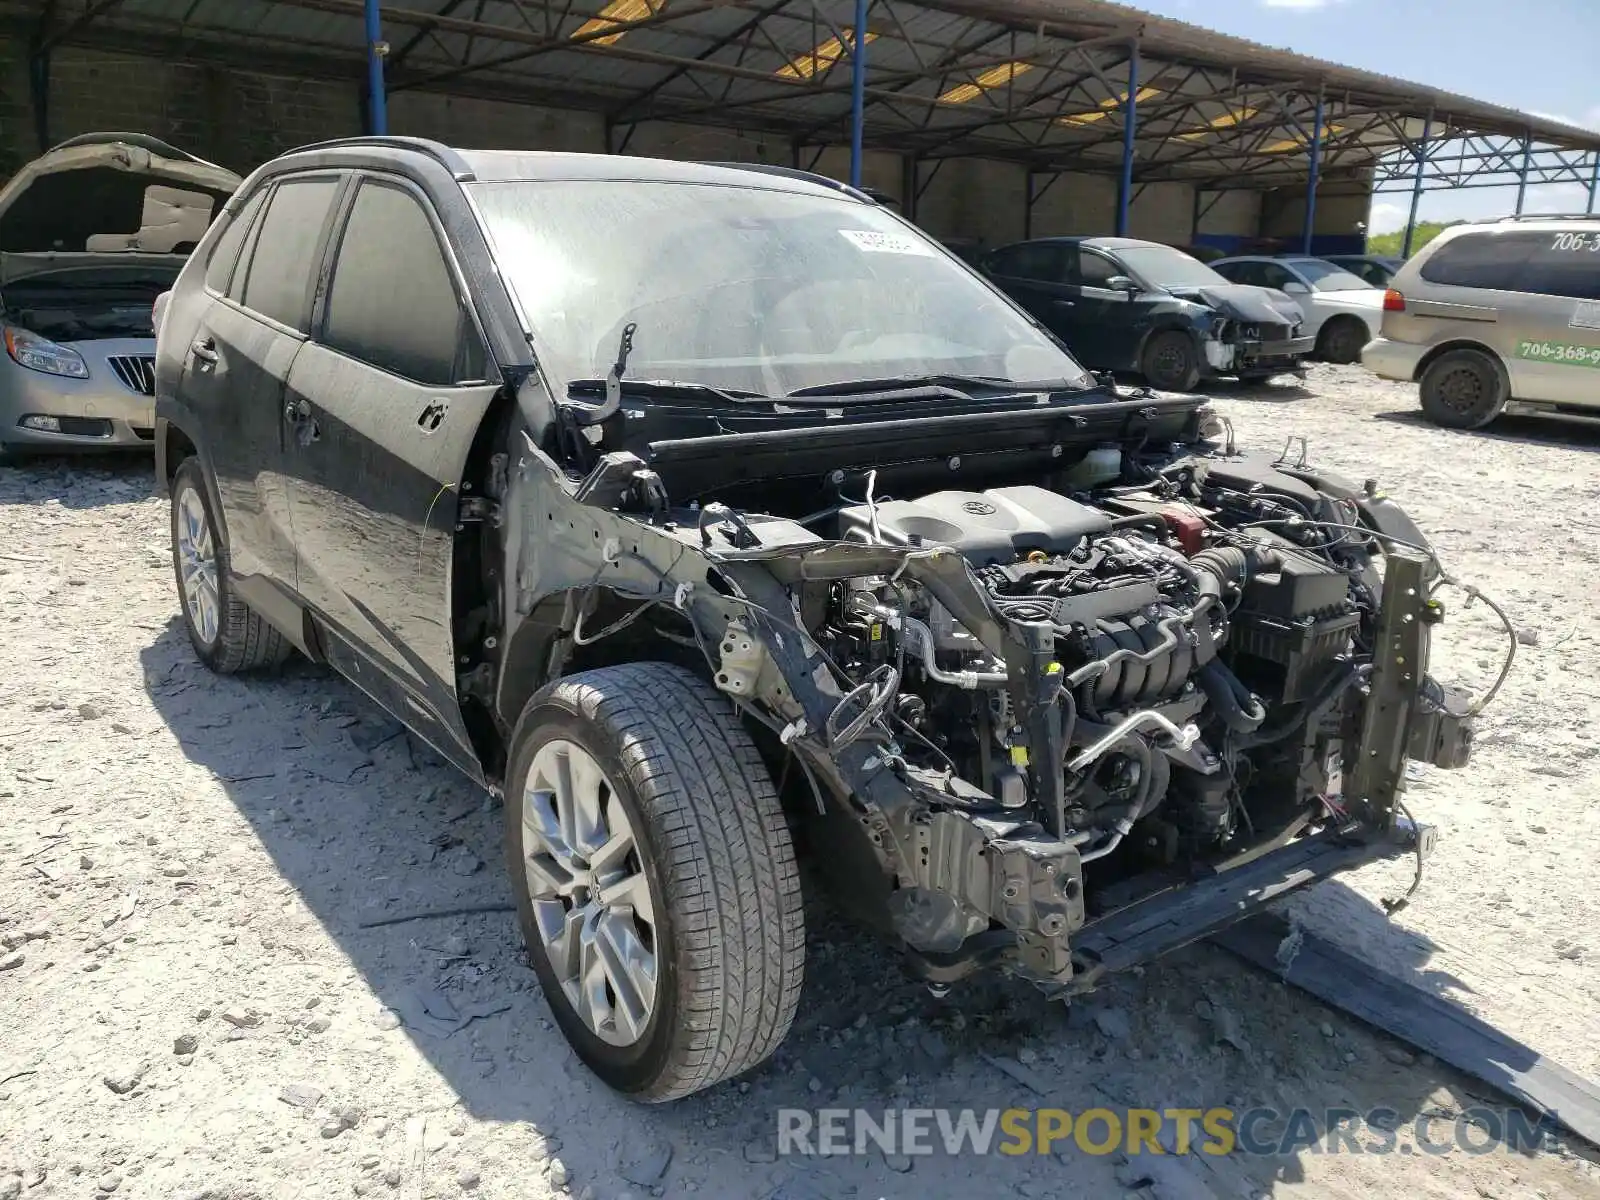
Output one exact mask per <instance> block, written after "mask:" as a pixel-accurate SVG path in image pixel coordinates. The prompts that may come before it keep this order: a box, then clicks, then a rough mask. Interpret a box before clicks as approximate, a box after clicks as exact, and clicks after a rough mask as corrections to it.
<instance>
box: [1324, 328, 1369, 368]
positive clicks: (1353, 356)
mask: <svg viewBox="0 0 1600 1200" xmlns="http://www.w3.org/2000/svg"><path fill="white" fill-rule="evenodd" d="M1370 340H1371V339H1370V338H1369V337H1368V336H1367V327H1366V325H1365V324H1364V323H1363V322H1362V320H1361V318H1360V317H1334V318H1333V320H1331V321H1329V322H1328V323H1327V324H1326V325H1324V326H1323V327H1322V329H1321V331H1320V332H1319V333H1318V334H1317V357H1318V358H1320V359H1323V360H1324V361H1326V362H1331V363H1353V362H1359V361H1360V359H1361V349H1362V347H1363V346H1365V345H1366V344H1367V342H1368V341H1370Z"/></svg>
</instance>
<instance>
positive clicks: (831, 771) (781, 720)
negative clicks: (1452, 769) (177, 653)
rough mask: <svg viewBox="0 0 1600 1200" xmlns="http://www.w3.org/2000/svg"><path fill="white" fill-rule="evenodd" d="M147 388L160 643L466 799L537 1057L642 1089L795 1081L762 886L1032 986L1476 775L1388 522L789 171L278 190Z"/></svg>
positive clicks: (1083, 970) (487, 168)
mask: <svg viewBox="0 0 1600 1200" xmlns="http://www.w3.org/2000/svg"><path fill="white" fill-rule="evenodd" d="M157 397H158V400H157V405H158V407H157V415H158V429H157V449H158V466H157V470H158V472H159V474H160V478H161V481H162V483H163V484H164V485H166V486H168V487H169V488H170V491H171V497H172V543H173V550H174V562H175V567H176V575H177V584H178V591H179V595H180V598H181V601H182V611H183V619H184V621H185V623H186V625H187V628H188V632H189V636H190V638H191V639H192V641H193V643H194V648H195V650H196V652H197V653H198V654H199V656H200V657H201V658H202V659H203V660H204V661H205V662H206V663H208V664H209V665H210V666H212V667H213V668H215V669H216V670H218V671H223V672H230V671H238V670H243V669H246V668H251V667H261V666H267V665H270V664H272V663H275V662H278V661H280V660H281V659H283V658H284V657H285V656H286V655H288V654H289V653H291V651H298V652H299V653H301V654H304V655H306V656H307V657H309V658H311V659H313V660H315V661H317V662H325V663H327V664H329V665H331V666H332V667H334V668H335V669H336V670H337V671H339V672H340V673H341V674H343V675H345V676H346V677H348V678H349V679H350V680H351V681H352V682H353V683H354V684H355V685H356V686H357V687H359V688H361V689H362V690H363V691H365V692H366V693H367V694H368V695H370V696H371V697H372V698H373V699H374V700H376V701H377V702H378V703H379V704H381V705H383V706H384V707H385V708H386V709H388V710H389V712H391V713H393V714H394V715H395V716H396V717H397V718H398V719H399V720H401V721H403V722H404V723H405V724H406V725H408V726H409V727H410V728H411V729H412V730H414V731H415V732H416V733H417V734H418V735H420V736H421V737H423V738H425V739H426V740H427V741H428V742H429V743H431V744H432V745H433V746H434V747H435V748H437V750H438V751H439V752H440V753H441V754H442V755H444V756H445V757H446V758H448V759H450V760H451V761H452V762H454V763H455V764H456V765H457V766H459V767H460V768H461V769H462V770H463V771H465V772H466V773H467V774H469V775H470V776H471V777H472V778H473V779H475V780H477V781H479V782H481V783H483V784H484V785H486V786H488V787H489V788H492V789H495V790H497V791H500V792H503V794H504V797H505V811H506V851H507V859H508V863H509V866H510V871H511V877H512V880H513V886H514V890H515V893H516V898H517V902H518V907H519V910H520V919H521V924H522V928H523V931H524V933H525V936H526V939H527V944H528V948H529V951H530V956H531V960H532V963H533V965H534V967H535V969H536V970H537V972H538V975H539V979H540V982H541V984H542V986H543V990H544V993H545V995H546V997H547V998H548V1001H549V1003H550V1006H551V1009H552V1011H553V1014H554V1016H555V1017H556V1019H557V1021H558V1022H559V1024H560V1026H561V1029H562V1031H563V1032H564V1033H565V1035H566V1036H567V1037H568V1039H570V1041H571V1043H572V1044H573V1046H574V1047H575V1048H576V1050H577V1052H578V1053H579V1054H580V1055H581V1057H582V1058H583V1059H584V1061H585V1062H587V1063H588V1064H589V1065H590V1066H591V1067H592V1068H593V1069H594V1070H595V1071H596V1072H597V1073H598V1074H599V1075H600V1076H601V1077H602V1078H603V1079H604V1080H606V1082H608V1083H609V1084H611V1085H612V1086H614V1087H616V1088H618V1089H620V1090H622V1091H624V1092H627V1093H630V1094H632V1095H635V1096H637V1097H639V1098H641V1099H646V1100H667V1099H672V1098H675V1097H680V1096H684V1095H687V1094H689V1093H692V1092H694V1091H696V1090H698V1089H701V1088H705V1087H708V1086H710V1085H712V1084H715V1083H717V1082H718V1081H720V1080H723V1079H726V1078H728V1077H730V1076H734V1075H737V1074H738V1073H740V1072H742V1071H745V1070H748V1069H749V1068H751V1067H753V1066H754V1065H756V1064H757V1063H759V1062H761V1061H762V1060H763V1059H764V1058H765V1057H766V1056H767V1055H769V1054H771V1053H772V1051H773V1050H774V1049H775V1048H776V1047H777V1045H778V1044H779V1042H780V1041H781V1040H782V1039H783V1037H784V1035H785V1033H786V1031H787V1029H788V1027H789V1025H790V1022H791V1020H792V1018H793V1016H794V1011H795V1005H796V1002H797V999H798V997H799V994H800V982H801V973H802V962H803V955H804V950H805V931H804V928H803V925H802V907H801V876H800V873H799V870H798V867H797V859H796V847H797V846H798V847H800V848H801V850H802V852H803V854H804V855H805V856H806V857H808V858H809V857H814V858H815V860H816V863H817V866H818V871H817V875H818V877H819V878H820V879H822V880H824V881H825V882H826V883H827V884H829V885H830V886H831V890H832V893H833V894H834V895H835V896H836V898H837V899H838V900H839V901H840V902H841V903H842V904H843V906H844V907H846V908H847V909H849V910H853V911H854V912H857V913H859V914H860V915H861V916H863V917H864V918H865V919H866V920H867V921H868V922H869V923H871V924H873V925H875V926H877V927H878V928H880V929H881V930H882V931H883V932H884V933H885V934H886V935H887V936H888V937H890V938H891V939H893V940H894V941H895V942H896V943H897V944H899V945H900V946H901V947H902V948H903V950H904V954H905V958H906V961H907V963H908V965H909V967H910V969H912V970H913V971H915V972H917V973H919V974H920V975H921V976H923V977H924V978H926V979H927V980H929V981H930V982H933V983H937V984H941V985H944V984H948V983H950V982H953V981H955V980H957V979H960V978H961V977H963V976H965V975H967V974H969V973H971V972H973V971H975V970H980V969H984V968H998V969H1001V970H1005V971H1008V972H1011V973H1013V974H1014V975H1016V976H1019V977H1021V978H1024V979H1027V980H1030V981H1032V982H1033V983H1035V984H1037V985H1038V986H1040V987H1041V988H1044V989H1046V990H1047V991H1048V992H1050V993H1052V994H1057V995H1062V996H1069V995H1071V994H1074V993H1076V992H1080V991H1083V990H1086V989H1088V988H1092V987H1093V986H1095V984H1096V982H1097V981H1098V980H1100V979H1101V978H1102V977H1103V975H1104V974H1105V972H1107V971H1112V970H1117V969H1121V968H1125V967H1128V966H1131V965H1133V964H1135V963H1138V962H1141V961H1144V960H1146V959H1148V958H1150V957H1152V956H1154V955H1157V954H1160V953H1163V952H1165V951H1167V950H1170V949H1173V948H1175V947H1177V946H1180V945H1182V944H1184V943H1186V942H1189V941H1192V940H1194V939H1196V938H1198V937H1202V936H1204V935H1206V934H1207V933H1209V932H1211V931H1213V930H1216V929H1218V928H1220V927H1221V926H1223V925H1225V924H1227V923H1229V922H1231V921H1234V920H1237V919H1239V918H1240V917H1241V916H1244V915H1247V914H1248V913H1250V912H1252V911H1254V910H1256V909H1258V908H1259V907H1260V906H1262V905H1264V904H1266V903H1268V902H1269V901H1271V900H1272V899H1274V898H1275V897H1278V896H1281V895H1283V894H1285V893H1287V892H1289V891H1291V890H1292V889H1295V888H1298V887H1301V886H1303V885H1305V884H1308V883H1311V882H1314V881H1315V880H1317V879H1320V878H1323V877H1325V876H1327V875H1330V874H1332V873H1334V872H1336V871H1340V870H1344V869H1347V868H1350V867H1354V866H1357V865H1359V864H1361V863H1364V862H1367V861H1370V860H1372V859H1375V858H1379V857H1386V856H1397V855H1401V854H1407V853H1415V854H1416V855H1417V857H1418V861H1419V864H1420V861H1421V855H1422V853H1423V852H1424V851H1425V850H1426V848H1427V843H1428V840H1429V839H1428V837H1427V831H1426V830H1425V829H1423V828H1420V827H1417V826H1415V825H1413V824H1412V823H1411V822H1410V821H1409V820H1406V819H1403V817H1402V816H1401V815H1400V814H1399V813H1398V807H1399V801H1400V793H1401V788H1402V786H1403V782H1404V779H1405V769H1406V760H1407V758H1408V757H1413V758H1421V759H1424V760H1427V761H1430V762H1434V763H1437V764H1440V765H1443V766H1456V765H1459V764H1460V763H1462V762H1463V761H1465V758H1466V754H1467V749H1468V743H1469V740H1470V713H1469V712H1468V709H1467V706H1466V705H1465V704H1464V702H1463V700H1462V699H1461V697H1460V696H1459V695H1458V694H1457V693H1455V692H1454V691H1449V690H1446V689H1444V688H1442V687H1440V686H1439V685H1438V684H1436V683H1434V682H1433V681H1432V680H1431V679H1430V678H1429V676H1428V675H1427V673H1426V666H1427V659H1428V639H1429V636H1430V633H1431V626H1432V625H1433V623H1434V622H1435V621H1436V620H1437V618H1438V616H1439V614H1440V611H1441V610H1440V609H1439V607H1438V604H1437V601H1435V600H1434V599H1432V593H1433V591H1434V590H1435V588H1436V587H1437V585H1438V584H1439V583H1440V582H1442V578H1443V577H1442V575H1441V574H1440V573H1439V571H1438V568H1437V565H1436V563H1435V560H1434V559H1433V557H1432V554H1431V552H1430V551H1428V550H1427V548H1426V542H1425V541H1424V539H1423V537H1422V535H1421V534H1420V533H1419V532H1418V531H1417V529H1416V528H1415V526H1414V525H1413V524H1412V523H1411V522H1410V521H1409V520H1408V519H1407V518H1406V517H1405V516H1404V514H1403V513H1402V512H1401V511H1400V510H1399V509H1397V508H1396V507H1395V505H1394V504H1393V503H1391V502H1389V501H1387V500H1385V499H1383V498H1381V497H1380V496H1379V495H1378V494H1377V493H1376V492H1375V491H1373V490H1370V489H1368V490H1363V489H1362V488H1360V487H1357V486H1353V485H1351V484H1350V483H1348V482H1345V481H1342V480H1341V479H1339V478H1336V477H1334V476H1332V475H1329V474H1326V473H1324V472H1321V471H1319V470H1317V469H1315V468H1313V467H1311V466H1309V465H1307V464H1306V463H1305V462H1304V461H1303V456H1302V458H1301V459H1297V460H1296V461H1293V462H1291V461H1289V460H1288V459H1286V458H1279V459H1273V458H1272V457H1271V456H1270V455H1266V456H1263V455H1254V454H1248V453H1242V452H1240V451H1238V450H1237V449H1236V448H1235V447H1234V446H1233V445H1232V444H1231V441H1232V439H1231V436H1229V435H1227V434H1226V433H1225V429H1224V426H1223V423H1222V422H1220V421H1219V420H1218V419H1217V418H1216V417H1215V416H1214V415H1213V414H1212V413H1211V412H1210V411H1209V410H1208V409H1207V408H1206V406H1205V405H1204V404H1203V402H1202V401H1201V400H1200V399H1198V398H1194V397H1181V396H1180V397H1157V396H1154V395H1152V394H1150V393H1145V392H1126V391H1119V390H1117V389H1115V388H1113V387H1111V386H1110V385H1107V384H1104V383H1101V382H1097V381H1096V380H1095V379H1093V378H1091V377H1090V376H1088V375H1086V374H1085V372H1084V371H1083V370H1082V369H1081V368H1080V367H1079V366H1078V364H1077V363H1076V362H1075V361H1074V360H1073V359H1072V357H1071V356H1070V355H1069V354H1068V353H1067V352H1066V351H1065V350H1064V349H1063V348H1062V347H1061V345H1060V344H1059V343H1058V342H1056V341H1055V340H1054V339H1053V338H1052V336H1051V335H1050V334H1049V333H1048V332H1047V331H1045V330H1044V329H1043V328H1042V327H1041V326H1040V325H1038V324H1037V323H1036V322H1034V321H1033V320H1032V319H1031V318H1030V317H1029V316H1028V315H1027V314H1026V313H1025V312H1023V311H1022V310H1021V309H1020V308H1018V307H1017V306H1015V305H1014V304H1013V303H1012V302H1011V301H1010V300H1008V299H1007V298H1006V297H1005V296H1003V295H1002V294H1000V293H999V292H997V291H996V290H995V289H994V288H993V287H992V286H991V285H990V284H988V283H987V282H985V281H984V279H983V278H982V277H981V276H980V275H978V274H977V273H976V272H974V271H973V270H972V269H971V268H969V267H967V266H965V265H964V264H963V263H961V262H960V261H959V260H958V259H957V258H955V257H954V256H953V255H951V254H950V253H949V252H947V251H946V250H944V249H943V248H942V247H940V246H939V245H938V244H936V243H935V242H933V241H931V240H929V239H928V238H927V237H925V236H924V235H923V234H921V233H919V232H918V231H917V230H916V229H915V228H913V227H912V226H911V225H909V224H908V223H906V222H905V221H904V220H902V219H901V218H900V217H898V216H896V215H895V214H894V213H893V212H891V211H889V210H888V209H886V208H884V207H882V206H880V205H877V204H874V203H872V202H871V201H870V200H869V199H868V198H867V197H865V196H863V195H861V194H859V193H856V192H853V191H851V190H850V189H848V188H845V187H842V186H841V185H838V184H835V183H831V182H829V181H827V180H823V179H819V178H815V177H811V176H806V175H801V174H800V173H798V172H786V171H782V170H776V169H765V168H755V167H751V168H741V167H736V166H726V165H721V166H712V165H698V164H688V163H673V162H661V161H654V160H648V159H629V158H621V157H604V156H585V155H565V154H531V153H530V154H519V153H477V152H468V151H459V152H458V151H455V150H451V149H447V148H445V147H443V146H439V145H435V144H432V143H426V142H421V141H411V140H406V139H356V140H350V141H343V142H335V143H327V144H323V145H319V146H313V147H309V148H307V149H304V150H300V151H297V152H294V153H291V154H289V155H286V156H284V157H282V158H279V159H277V160H275V161H273V162H271V163H269V164H268V165H266V166H264V167H262V168H261V169H260V170H258V171H257V172H256V173H255V174H254V175H252V176H251V178H250V179H248V180H247V181H246V182H245V183H244V185H243V186H242V187H241V188H240V190H239V191H238V193H237V194H236V195H235V196H234V197H233V199H232V200H231V201H229V203H228V205H227V209H226V212H225V213H224V214H223V216H222V217H221V218H220V219H219V220H218V221H217V222H216V223H215V225H214V226H213V227H212V229H211V230H210V231H209V233H208V234H207V236H206V238H205V239H204V241H203V242H202V244H201V246H200V248H199V250H198V251H197V252H196V253H195V255H194V256H193V258H192V260H191V261H190V263H189V265H188V266H187V267H186V268H185V270H184V272H183V274H182V276H181V278H180V279H179V281H178V283H177V285H176V287H175V289H174V291H173V293H172V295H171V298H170V302H169V304H168V306H167V309H166V315H165V318H164V321H163V324H162V327H161V333H160V345H159V349H158V363H157ZM808 878H809V875H808Z"/></svg>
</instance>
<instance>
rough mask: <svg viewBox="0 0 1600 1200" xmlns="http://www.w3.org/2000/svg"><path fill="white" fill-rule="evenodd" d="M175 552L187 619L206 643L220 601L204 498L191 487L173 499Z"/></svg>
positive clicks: (210, 639)
mask: <svg viewBox="0 0 1600 1200" xmlns="http://www.w3.org/2000/svg"><path fill="white" fill-rule="evenodd" d="M177 510H178V513H177V515H178V520H177V552H178V570H179V577H180V578H181V580H182V583H183V603H184V607H185V609H186V610H187V611H188V614H189V621H190V623H191V624H193V626H194V630H195V632H196V633H197V634H199V636H200V640H201V641H202V642H204V643H205V644H206V645H207V646H210V645H212V644H214V643H215V642H216V640H217V629H218V626H219V624H220V620H221V605H220V602H219V599H218V595H217V553H216V540H215V539H214V538H213V537H212V534H211V522H210V520H209V519H208V518H207V516H206V507H205V502H204V501H203V500H202V499H201V498H200V494H199V493H198V492H196V491H195V490H194V488H192V487H184V489H183V490H182V491H181V492H179V493H178V499H177Z"/></svg>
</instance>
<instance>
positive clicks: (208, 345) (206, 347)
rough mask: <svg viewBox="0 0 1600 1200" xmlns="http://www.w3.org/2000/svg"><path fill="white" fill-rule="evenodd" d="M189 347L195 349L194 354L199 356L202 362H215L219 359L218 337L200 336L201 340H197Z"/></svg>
mask: <svg viewBox="0 0 1600 1200" xmlns="http://www.w3.org/2000/svg"><path fill="white" fill-rule="evenodd" d="M189 349H190V350H192V351H194V356H195V357H196V358H198V359H199V360H200V361H201V362H208V363H214V362H216V361H217V339H216V338H213V337H203V338H200V339H199V340H197V341H196V342H195V343H194V345H192V346H190V347H189Z"/></svg>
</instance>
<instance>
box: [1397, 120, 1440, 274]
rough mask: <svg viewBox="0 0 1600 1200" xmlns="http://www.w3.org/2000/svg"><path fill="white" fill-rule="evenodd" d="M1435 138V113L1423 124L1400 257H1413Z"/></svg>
mask: <svg viewBox="0 0 1600 1200" xmlns="http://www.w3.org/2000/svg"><path fill="white" fill-rule="evenodd" d="M1432 136H1433V112H1432V110H1430V111H1429V112H1428V119H1427V120H1426V121H1424V122H1423V123H1422V140H1421V141H1420V142H1418V143H1417V178H1416V182H1415V183H1413V184H1412V187H1411V215H1410V216H1409V217H1407V218H1406V237H1405V242H1404V243H1403V244H1402V245H1401V247H1400V257H1401V258H1410V257H1411V239H1412V236H1413V235H1414V234H1415V233H1416V232H1417V205H1418V204H1420V203H1421V202H1422V173H1423V170H1424V169H1425V168H1426V167H1427V165H1428V139H1429V138H1431V137H1432Z"/></svg>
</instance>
